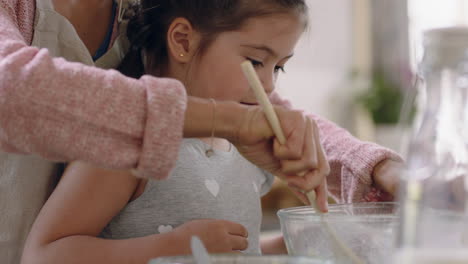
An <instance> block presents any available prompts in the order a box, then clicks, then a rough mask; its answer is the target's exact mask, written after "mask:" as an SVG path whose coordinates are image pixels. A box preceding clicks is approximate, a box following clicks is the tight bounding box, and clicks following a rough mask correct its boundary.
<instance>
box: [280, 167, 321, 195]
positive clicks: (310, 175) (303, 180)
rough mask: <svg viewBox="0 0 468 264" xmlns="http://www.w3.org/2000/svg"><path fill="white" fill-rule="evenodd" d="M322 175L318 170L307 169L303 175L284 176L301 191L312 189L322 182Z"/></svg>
mask: <svg viewBox="0 0 468 264" xmlns="http://www.w3.org/2000/svg"><path fill="white" fill-rule="evenodd" d="M323 180H324V177H323V176H322V173H320V171H319V170H311V171H308V172H307V173H306V174H305V175H304V176H286V181H287V182H288V183H291V184H293V185H294V186H297V187H299V188H300V189H301V190H303V191H307V192H308V191H312V190H315V189H316V188H317V187H319V186H320V184H322V182H323Z"/></svg>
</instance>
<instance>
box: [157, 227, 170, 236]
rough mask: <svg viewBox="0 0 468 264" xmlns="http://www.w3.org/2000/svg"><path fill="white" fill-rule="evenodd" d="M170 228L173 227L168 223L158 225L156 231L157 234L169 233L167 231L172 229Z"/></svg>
mask: <svg viewBox="0 0 468 264" xmlns="http://www.w3.org/2000/svg"><path fill="white" fill-rule="evenodd" d="M172 229H173V228H172V226H170V225H160V226H159V227H158V232H159V234H164V233H169V232H171V231H172Z"/></svg>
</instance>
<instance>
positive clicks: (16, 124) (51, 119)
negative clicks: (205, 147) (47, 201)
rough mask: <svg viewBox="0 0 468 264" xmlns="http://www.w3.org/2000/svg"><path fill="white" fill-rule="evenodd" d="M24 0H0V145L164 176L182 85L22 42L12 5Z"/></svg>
mask: <svg viewBox="0 0 468 264" xmlns="http://www.w3.org/2000/svg"><path fill="white" fill-rule="evenodd" d="M27 2H33V1H13V0H11V1H6V0H0V148H1V149H2V150H3V151H7V152H16V153H24V154H36V155H40V156H42V157H44V158H47V159H51V160H56V161H71V160H84V161H88V162H92V163H94V164H96V165H100V166H104V167H110V168H121V169H130V168H137V170H138V171H139V173H140V174H141V175H142V176H144V177H153V178H164V177H166V176H167V175H168V174H169V171H170V170H171V168H172V167H173V164H174V162H175V160H176V159H177V154H178V149H179V144H180V142H181V139H182V130H183V118H184V112H185V107H186V100H187V97H186V94H185V89H184V87H183V86H182V84H181V83H179V82H178V81H175V80H170V79H161V78H153V77H150V76H144V77H142V78H141V79H140V80H135V79H131V78H127V77H125V76H123V75H121V74H120V73H119V72H117V71H114V70H109V71H105V70H101V69H98V68H95V67H88V66H85V65H82V64H79V63H70V62H67V61H65V60H63V59H61V58H52V57H51V56H50V55H49V53H48V51H47V50H46V49H38V48H35V47H30V46H28V45H27V44H26V41H25V39H27V38H28V34H27V33H28V32H32V31H31V29H30V28H29V29H28V28H25V29H22V27H25V26H24V25H25V22H24V21H25V20H24V19H27V18H28V16H27V14H28V12H25V9H21V7H19V5H20V3H23V5H25V3H27ZM26 11H27V9H26ZM26 24H28V23H26ZM29 24H30V23H29ZM30 26H32V24H31V25H30ZM21 33H23V34H21ZM27 41H29V40H27Z"/></svg>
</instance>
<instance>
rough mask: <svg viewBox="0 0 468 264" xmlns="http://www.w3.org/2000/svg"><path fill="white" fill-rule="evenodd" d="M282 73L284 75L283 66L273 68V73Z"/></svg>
mask: <svg viewBox="0 0 468 264" xmlns="http://www.w3.org/2000/svg"><path fill="white" fill-rule="evenodd" d="M280 71H281V72H282V73H286V71H285V70H284V66H276V67H275V73H278V72H280Z"/></svg>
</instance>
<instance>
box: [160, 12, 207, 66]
mask: <svg viewBox="0 0 468 264" xmlns="http://www.w3.org/2000/svg"><path fill="white" fill-rule="evenodd" d="M167 42H168V43H167V47H168V52H169V56H170V57H172V58H173V59H174V60H175V61H177V62H180V63H189V62H190V61H191V60H192V59H193V57H194V56H195V55H196V52H197V50H198V46H199V43H200V34H199V33H198V32H197V31H195V30H194V28H193V27H192V24H191V23H190V22H189V21H188V20H187V19H185V18H180V17H179V18H176V19H175V20H174V21H173V22H172V23H171V25H170V26H169V30H168V31H167Z"/></svg>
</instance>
